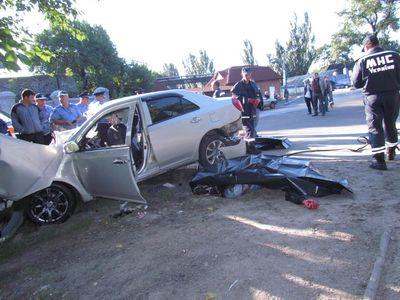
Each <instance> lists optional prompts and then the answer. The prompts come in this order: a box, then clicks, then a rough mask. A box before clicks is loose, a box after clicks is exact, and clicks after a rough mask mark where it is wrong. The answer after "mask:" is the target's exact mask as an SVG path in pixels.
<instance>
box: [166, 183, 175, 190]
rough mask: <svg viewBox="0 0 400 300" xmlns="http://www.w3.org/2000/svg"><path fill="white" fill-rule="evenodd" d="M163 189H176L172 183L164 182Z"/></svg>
mask: <svg viewBox="0 0 400 300" xmlns="http://www.w3.org/2000/svg"><path fill="white" fill-rule="evenodd" d="M163 187H165V188H167V189H174V188H176V186H175V185H174V184H172V183H169V182H166V183H164V184H163Z"/></svg>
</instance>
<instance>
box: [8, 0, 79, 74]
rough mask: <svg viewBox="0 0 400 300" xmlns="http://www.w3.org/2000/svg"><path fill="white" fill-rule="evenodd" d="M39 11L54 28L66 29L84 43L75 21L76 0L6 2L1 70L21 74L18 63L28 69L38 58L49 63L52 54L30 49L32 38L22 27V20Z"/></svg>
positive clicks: (21, 0)
mask: <svg viewBox="0 0 400 300" xmlns="http://www.w3.org/2000/svg"><path fill="white" fill-rule="evenodd" d="M33 11H38V12H39V13H40V14H41V15H43V17H44V19H46V20H47V21H49V22H50V24H51V26H52V27H53V28H59V29H63V30H65V31H69V32H71V33H73V34H75V36H76V38H78V39H81V40H82V39H84V35H83V34H82V33H80V32H79V30H76V29H75V28H74V26H73V24H72V20H73V19H74V18H75V17H76V16H77V14H78V13H77V10H76V9H75V0H5V1H0V12H1V17H0V68H5V69H8V70H15V71H17V70H19V69H20V67H19V65H18V64H19V62H22V63H24V64H27V65H29V64H30V62H31V60H32V59H33V58H34V57H36V58H39V59H42V60H45V61H49V60H50V58H51V57H52V53H51V52H48V51H43V50H42V49H41V48H38V47H31V45H32V34H31V32H30V31H29V29H27V28H24V27H23V25H22V24H23V22H22V21H23V19H24V18H26V17H29V14H30V13H31V12H33Z"/></svg>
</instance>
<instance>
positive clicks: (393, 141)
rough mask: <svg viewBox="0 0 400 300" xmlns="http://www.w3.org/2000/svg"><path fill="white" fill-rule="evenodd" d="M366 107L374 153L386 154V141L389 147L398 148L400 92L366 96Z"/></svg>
mask: <svg viewBox="0 0 400 300" xmlns="http://www.w3.org/2000/svg"><path fill="white" fill-rule="evenodd" d="M364 105H365V115H366V120H367V125H368V135H369V141H370V143H371V148H372V153H373V154H377V153H383V152H385V141H386V145H387V146H388V147H394V146H396V145H397V142H398V137H397V128H396V120H397V117H398V116H399V107H400V97H399V92H398V91H396V92H388V93H380V94H376V95H368V96H365V98H364Z"/></svg>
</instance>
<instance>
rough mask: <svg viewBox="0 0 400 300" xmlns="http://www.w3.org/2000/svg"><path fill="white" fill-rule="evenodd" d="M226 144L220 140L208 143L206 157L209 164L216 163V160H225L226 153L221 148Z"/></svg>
mask: <svg viewBox="0 0 400 300" xmlns="http://www.w3.org/2000/svg"><path fill="white" fill-rule="evenodd" d="M223 146H225V144H224V143H223V142H222V141H220V140H214V141H212V142H211V143H209V144H208V145H207V148H206V159H207V161H208V163H209V164H211V165H214V164H215V163H216V162H219V161H221V160H223V159H224V158H225V157H224V153H223V152H222V151H221V150H220V148H221V147H223Z"/></svg>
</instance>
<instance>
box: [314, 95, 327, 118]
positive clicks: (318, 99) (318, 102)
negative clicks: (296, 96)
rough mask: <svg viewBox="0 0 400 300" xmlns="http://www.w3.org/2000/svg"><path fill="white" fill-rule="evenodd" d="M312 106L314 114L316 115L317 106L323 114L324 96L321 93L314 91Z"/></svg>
mask: <svg viewBox="0 0 400 300" xmlns="http://www.w3.org/2000/svg"><path fill="white" fill-rule="evenodd" d="M313 106H314V114H316V115H318V107H319V111H320V112H321V113H322V115H323V116H324V115H325V101H324V96H323V95H322V94H316V93H314V95H313Z"/></svg>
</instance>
